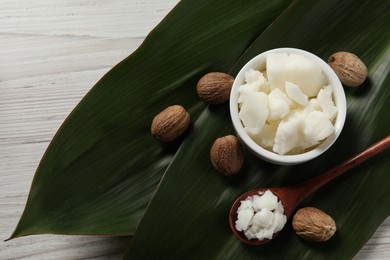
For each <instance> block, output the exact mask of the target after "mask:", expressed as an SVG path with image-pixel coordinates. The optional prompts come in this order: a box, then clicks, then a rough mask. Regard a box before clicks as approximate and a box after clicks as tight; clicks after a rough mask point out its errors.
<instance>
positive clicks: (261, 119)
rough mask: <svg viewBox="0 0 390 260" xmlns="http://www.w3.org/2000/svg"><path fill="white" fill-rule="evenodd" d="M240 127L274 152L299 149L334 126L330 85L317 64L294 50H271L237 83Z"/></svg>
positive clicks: (311, 145) (323, 136)
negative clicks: (258, 67) (259, 67)
mask: <svg viewBox="0 0 390 260" xmlns="http://www.w3.org/2000/svg"><path fill="white" fill-rule="evenodd" d="M237 92H238V100H237V103H238V107H239V112H238V117H239V119H240V121H241V123H242V125H243V127H244V130H245V132H246V133H247V134H248V135H249V136H250V137H251V138H252V139H253V140H254V141H255V142H256V143H257V144H258V145H260V146H262V147H263V148H265V149H267V150H269V151H272V152H275V153H277V154H279V155H292V154H300V153H304V152H306V151H307V150H310V149H312V148H314V147H316V146H318V145H319V144H320V143H321V142H322V141H323V140H325V139H326V138H327V137H329V136H331V135H332V134H333V133H334V132H335V127H334V124H335V118H336V116H337V112H338V110H337V107H336V106H335V103H334V98H333V88H332V86H331V84H330V82H329V80H328V79H327V77H326V75H325V74H324V72H323V70H322V68H321V66H320V64H318V62H316V61H315V60H312V59H309V58H308V57H305V56H303V55H300V54H296V53H291V54H289V53H286V52H280V53H270V54H268V55H267V56H266V64H265V68H264V69H263V70H256V69H252V68H251V69H249V70H247V71H246V72H245V82H244V84H242V85H241V86H239V87H238V89H237Z"/></svg>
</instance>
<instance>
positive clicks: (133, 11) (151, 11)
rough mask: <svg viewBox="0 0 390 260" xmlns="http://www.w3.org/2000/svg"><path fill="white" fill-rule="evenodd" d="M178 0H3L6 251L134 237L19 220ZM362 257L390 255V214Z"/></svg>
mask: <svg viewBox="0 0 390 260" xmlns="http://www.w3.org/2000/svg"><path fill="white" fill-rule="evenodd" d="M177 2H178V0H164V1H161V0H139V1H135V0H111V1H104V0H100V1H97V0H53V1H47V0H34V1H30V0H18V1H15V0H2V1H0V240H1V241H0V259H1V260H4V259H87V258H90V259H120V258H121V255H122V253H123V252H124V249H125V247H126V244H127V242H128V238H126V237H93V236H60V235H39V236H31V237H24V238H19V239H15V240H11V241H9V242H3V240H5V239H6V238H8V237H9V235H10V234H11V232H12V231H13V228H14V227H15V225H16V223H17V221H18V219H19V217H20V215H21V213H22V211H23V208H24V205H25V202H26V199H27V195H28V191H29V188H30V185H31V181H32V178H33V174H34V172H35V169H36V167H37V165H38V163H39V160H40V159H41V157H42V155H43V153H44V151H45V149H46V147H47V146H48V144H49V141H50V140H51V138H52V137H53V135H54V134H55V132H56V130H57V129H58V128H59V126H60V125H61V123H62V122H63V120H64V119H65V118H66V116H67V115H68V114H69V113H70V112H71V110H72V109H73V108H74V107H75V106H76V104H77V103H78V102H79V101H80V99H81V98H82V97H83V96H84V95H85V94H86V93H87V91H88V90H89V89H90V88H91V87H92V86H93V85H94V84H95V83H96V82H97V81H98V80H99V79H100V78H101V77H102V76H103V75H104V74H105V73H106V72H107V71H108V70H109V69H110V68H112V67H113V66H114V65H115V64H116V63H118V62H119V61H121V60H122V59H124V58H125V57H126V56H128V54H130V53H131V52H133V51H134V50H135V49H136V48H137V47H138V46H139V44H140V43H141V42H142V41H143V39H144V38H145V36H146V35H147V33H148V32H149V31H150V30H151V29H153V27H154V26H155V25H156V24H157V23H158V22H159V21H160V20H161V19H162V18H163V17H164V16H165V15H166V14H167V13H168V12H169V11H170V10H171V9H172V8H173V6H174V5H175V4H176V3H177ZM355 258H356V259H390V219H389V218H388V219H387V220H386V221H385V222H384V223H383V224H382V225H381V226H380V227H379V229H378V230H377V232H376V233H375V235H374V236H373V237H372V239H371V240H370V241H369V242H368V243H367V245H366V246H365V247H364V248H363V249H362V250H361V251H360V252H359V254H358V255H357V256H356V257H355Z"/></svg>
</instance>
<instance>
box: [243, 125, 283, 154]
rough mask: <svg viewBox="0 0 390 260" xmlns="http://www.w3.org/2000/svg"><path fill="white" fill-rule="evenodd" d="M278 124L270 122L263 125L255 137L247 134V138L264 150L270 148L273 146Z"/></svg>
mask: <svg viewBox="0 0 390 260" xmlns="http://www.w3.org/2000/svg"><path fill="white" fill-rule="evenodd" d="M278 123H279V122H272V123H271V124H267V123H266V124H264V126H263V130H261V133H259V134H257V135H252V134H249V137H250V138H252V139H253V141H255V142H256V143H257V144H258V145H260V146H262V147H266V148H272V146H274V139H275V133H276V129H277V128H278Z"/></svg>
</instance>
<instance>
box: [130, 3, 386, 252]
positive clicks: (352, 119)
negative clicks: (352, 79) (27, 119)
mask: <svg viewBox="0 0 390 260" xmlns="http://www.w3.org/2000/svg"><path fill="white" fill-rule="evenodd" d="M389 9H390V2H389V1H379V0H377V1H363V0H360V1H359V0H347V1H338V0H319V1H312V0H298V1H296V2H295V3H294V5H293V6H292V8H290V9H289V10H288V11H287V12H285V13H284V14H283V15H282V16H281V17H280V18H279V19H277V20H276V22H275V23H274V24H273V25H272V26H271V27H270V28H268V29H267V30H266V31H265V32H264V33H263V34H262V35H261V36H260V37H259V38H258V39H257V40H256V41H255V42H254V44H253V45H252V46H251V47H250V48H249V49H248V51H247V52H246V53H245V55H244V56H243V57H242V58H241V59H240V61H239V62H238V63H237V65H236V66H235V67H234V68H233V69H232V72H233V73H234V74H235V73H236V72H237V71H238V70H239V68H240V67H241V66H242V65H243V64H244V63H245V62H247V61H248V60H249V59H251V58H252V57H253V56H255V55H257V54H258V53H260V52H262V51H265V50H268V49H271V48H276V47H298V48H302V49H305V50H308V51H311V52H313V53H315V54H317V55H318V56H320V57H322V58H323V59H326V58H327V57H328V55H329V54H331V53H333V52H335V51H341V50H344V51H350V52H353V53H356V54H358V55H359V56H360V57H361V58H362V60H363V61H365V63H366V64H367V66H368V68H369V80H367V82H366V83H365V84H364V85H362V86H361V87H359V88H358V89H354V90H352V89H347V90H346V95H347V102H348V113H347V121H346V125H345V128H344V130H343V132H342V134H341V136H340V137H339V139H338V140H337V142H336V143H335V144H334V146H333V147H332V148H331V149H330V150H328V151H327V152H326V153H325V154H323V155H321V156H320V157H319V158H317V159H315V160H313V161H311V162H308V163H305V164H302V165H298V166H276V165H272V164H268V163H266V162H264V161H261V160H260V159H257V158H255V157H254V156H252V155H251V154H249V153H247V154H246V157H245V159H246V162H245V164H244V168H243V170H242V174H241V175H240V176H236V177H229V178H228V177H224V176H221V175H219V174H218V173H217V172H215V171H214V170H213V169H212V166H211V164H210V163H209V162H208V161H209V149H210V147H211V145H212V143H213V141H214V140H215V138H217V137H219V136H222V135H225V134H232V133H234V132H233V128H232V126H231V123H230V118H229V113H228V107H227V106H220V107H209V108H208V109H206V110H205V111H204V112H203V113H202V115H201V116H200V118H199V119H198V120H197V121H196V123H195V125H194V129H193V131H192V133H191V134H190V135H189V136H188V137H187V139H186V140H185V141H184V143H183V144H182V146H181V147H180V149H179V151H178V152H177V154H176V156H175V158H174V160H173V161H172V163H171V164H170V166H169V167H168V169H167V171H166V173H165V175H164V177H163V179H162V181H161V183H160V185H159V187H158V190H157V192H156V193H155V195H154V197H153V199H152V200H151V202H150V204H149V207H148V209H147V211H146V213H145V215H144V217H143V219H142V221H141V223H140V225H139V228H138V229H137V232H136V234H135V237H134V239H133V241H132V243H131V245H130V247H129V248H128V252H127V255H126V258H128V259H134V258H137V259H156V258H168V257H169V258H171V259H188V258H191V259H212V258H216V259H225V258H228V259H259V258H264V259H350V258H352V257H353V255H354V254H356V252H357V251H358V250H359V249H360V248H361V247H362V246H363V245H364V244H365V242H366V241H367V240H368V239H369V238H370V236H371V235H372V234H373V232H374V231H375V229H376V228H377V227H378V226H379V225H380V223H381V222H382V221H383V220H384V219H385V218H386V217H388V216H389V213H390V198H389V193H390V178H389V175H388V173H389V168H390V160H389V152H388V151H387V152H384V153H382V154H381V155H379V156H377V157H375V158H372V159H371V160H369V161H368V162H366V163H364V164H362V165H360V166H359V167H357V168H355V169H353V170H351V171H350V172H349V173H348V174H346V175H344V176H342V177H340V178H338V179H337V180H335V181H333V182H332V183H330V184H328V186H326V187H323V188H322V189H320V190H319V191H317V192H316V193H314V194H313V195H312V196H310V197H309V198H308V199H306V200H305V201H304V202H303V204H302V206H304V205H310V206H315V207H318V208H321V209H322V210H324V211H325V212H327V213H328V214H330V215H331V216H332V217H333V218H334V219H335V221H336V223H337V226H338V231H337V233H336V235H335V236H334V237H333V238H332V239H331V240H330V241H328V242H325V243H309V242H305V241H303V240H301V239H299V238H298V237H297V236H296V235H295V234H294V232H293V231H292V228H291V224H290V223H289V222H288V223H287V226H286V227H285V230H283V231H282V232H281V234H280V235H279V236H278V237H277V238H276V239H275V240H274V241H272V242H270V243H268V244H265V245H262V246H257V247H255V246H249V245H246V244H243V243H242V242H240V241H239V240H238V239H236V238H235V237H234V235H233V233H232V232H231V231H230V228H229V225H228V215H229V209H230V206H231V205H232V203H233V202H234V200H235V199H236V198H237V197H238V196H239V195H240V194H242V193H244V192H245V191H248V190H250V189H253V188H256V187H270V186H285V185H290V184H295V183H299V182H301V181H303V180H306V179H308V178H310V177H313V176H315V175H317V174H319V173H321V172H324V171H325V170H327V169H329V168H330V167H331V166H332V165H336V164H337V163H339V162H341V161H343V160H345V159H347V158H348V157H350V156H352V155H353V154H355V153H357V152H359V151H361V150H363V149H364V148H366V147H368V146H369V145H370V144H372V143H374V142H376V141H378V140H379V139H381V138H383V137H385V136H387V135H388V134H389V133H390V125H389V121H390V114H389V113H388V108H389V100H390V88H389V84H390V76H389V72H390V17H389V15H388V10H389Z"/></svg>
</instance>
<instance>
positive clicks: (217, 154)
mask: <svg viewBox="0 0 390 260" xmlns="http://www.w3.org/2000/svg"><path fill="white" fill-rule="evenodd" d="M210 158H211V164H212V165H213V167H214V168H215V169H216V170H217V171H219V172H220V173H222V174H223V175H226V176H230V175H233V174H236V173H238V172H239V171H240V169H241V167H242V164H243V163H244V153H243V151H242V147H241V143H240V140H239V139H238V138H237V137H236V136H234V135H228V136H224V137H220V138H218V139H217V140H215V142H214V144H213V145H212V147H211V150H210Z"/></svg>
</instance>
